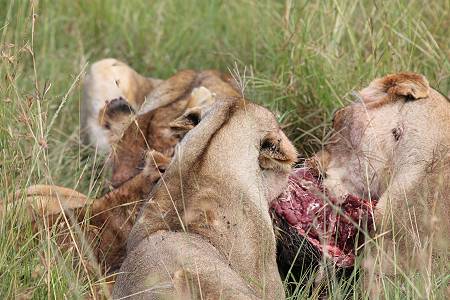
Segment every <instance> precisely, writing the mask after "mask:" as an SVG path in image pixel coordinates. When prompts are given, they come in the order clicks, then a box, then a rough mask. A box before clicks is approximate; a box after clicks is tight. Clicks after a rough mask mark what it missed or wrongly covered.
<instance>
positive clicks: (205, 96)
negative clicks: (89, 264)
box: [0, 60, 239, 273]
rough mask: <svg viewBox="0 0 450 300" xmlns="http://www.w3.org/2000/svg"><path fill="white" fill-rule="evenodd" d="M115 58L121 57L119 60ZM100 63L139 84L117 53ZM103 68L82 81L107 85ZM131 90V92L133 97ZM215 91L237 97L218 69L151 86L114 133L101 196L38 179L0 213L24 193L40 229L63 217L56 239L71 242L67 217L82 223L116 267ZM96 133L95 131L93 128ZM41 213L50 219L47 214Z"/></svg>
mask: <svg viewBox="0 0 450 300" xmlns="http://www.w3.org/2000/svg"><path fill="white" fill-rule="evenodd" d="M113 62H116V63H117V64H118V65H117V66H113V65H112V63H113ZM107 63H108V64H107ZM97 64H100V65H105V64H106V65H108V66H110V67H111V68H113V69H117V70H119V69H120V68H122V70H125V71H126V72H123V73H122V74H121V76H122V77H121V78H122V81H121V88H122V89H123V90H124V91H130V90H133V87H134V86H138V85H139V83H138V82H136V80H137V79H139V78H144V77H142V76H141V77H138V76H137V75H136V74H137V73H136V72H135V71H133V70H131V69H130V68H129V67H128V66H126V65H124V64H123V65H120V64H119V63H118V62H117V61H115V60H112V61H111V60H102V61H100V62H99V63H95V64H94V66H95V65H97ZM119 66H120V68H119ZM105 68H106V67H105ZM105 68H98V67H92V68H91V71H90V75H89V76H90V77H89V76H88V77H87V78H90V80H93V81H94V82H89V83H87V80H88V79H85V86H84V87H85V88H86V86H106V87H107V86H108V84H109V81H108V80H109V79H110V77H108V76H106V77H105V76H102V74H101V72H104V71H105ZM117 70H116V71H117ZM96 72H100V74H97V73H96ZM111 72H112V71H111ZM113 74H114V73H113ZM127 76H130V77H127ZM128 85H130V86H128ZM205 86H207V87H209V88H210V89H211V90H213V91H214V92H211V91H210V90H209V89H207V88H206V87H205ZM88 89H89V88H88ZM84 92H85V94H86V93H91V96H92V97H91V99H100V98H101V97H102V95H104V93H105V92H104V91H101V90H98V91H97V93H99V94H92V93H93V92H94V91H93V90H89V91H84ZM127 95H128V96H127V97H128V98H130V99H135V98H134V97H130V95H129V94H127ZM141 95H143V94H142V93H141ZM217 95H218V96H220V97H235V96H237V95H239V93H238V91H237V89H236V88H235V87H233V86H232V85H231V83H230V79H229V78H227V77H226V76H223V75H222V74H221V73H219V72H217V71H202V72H195V71H191V70H185V71H180V72H178V73H177V74H175V75H174V76H172V77H170V78H169V79H167V80H165V81H163V82H160V83H159V84H158V85H157V86H155V87H154V88H153V90H152V92H150V94H148V95H147V99H148V100H149V101H147V102H145V103H143V104H141V107H140V110H136V113H135V114H134V115H133V116H132V118H131V119H130V120H131V122H132V123H131V124H130V125H129V126H128V128H126V129H124V130H123V132H120V137H119V136H117V137H115V138H114V139H118V142H116V143H115V144H114V143H113V140H114V139H109V140H107V146H108V149H110V150H111V156H112V157H111V163H112V169H113V173H112V183H113V184H112V185H113V190H112V191H110V192H107V193H106V194H105V195H103V196H102V197H100V198H98V199H92V198H90V197H87V196H86V195H83V194H81V193H79V192H77V191H75V190H72V189H69V188H64V187H60V186H53V185H34V186H31V187H29V188H28V189H26V190H25V191H21V192H19V193H18V194H17V195H16V197H14V199H10V201H9V202H10V203H11V205H8V206H7V207H3V206H2V205H1V204H0V214H3V213H4V211H7V210H8V209H9V208H11V207H12V206H14V205H16V203H15V200H16V199H19V198H20V197H21V196H25V199H26V201H25V206H26V209H27V211H28V216H29V217H30V219H31V221H32V224H33V226H34V227H35V229H37V227H38V226H40V225H41V223H46V224H48V225H53V224H58V226H59V225H64V226H63V230H62V232H63V233H62V234H60V233H58V235H59V236H63V237H64V238H62V239H59V240H58V242H59V244H60V245H61V246H62V247H65V245H68V244H70V243H73V242H75V243H77V242H79V241H78V239H75V240H73V241H72V239H73V238H74V237H70V236H69V235H65V234H64V233H66V232H69V230H68V229H67V225H69V226H76V225H77V224H81V225H82V226H81V227H82V228H81V229H83V233H84V235H85V238H86V239H87V241H88V242H89V244H90V245H91V246H92V247H91V248H92V252H93V254H94V257H95V260H96V262H98V263H99V264H100V267H101V268H100V269H101V271H102V272H106V273H111V272H113V271H114V270H117V269H118V268H119V267H120V265H121V263H122V261H123V258H124V255H125V245H126V240H127V238H128V234H129V232H130V230H131V228H132V226H133V224H134V222H135V219H136V218H135V217H136V213H137V212H138V211H139V209H140V207H141V205H142V203H143V202H144V201H146V199H148V196H149V193H150V191H151V190H152V188H153V186H154V185H155V183H156V182H157V181H158V180H159V178H160V176H161V174H162V173H164V171H165V169H166V167H167V165H168V164H169V162H170V161H171V157H172V155H173V151H174V147H175V146H176V144H177V143H178V142H179V141H180V139H181V138H182V137H183V136H184V134H185V133H186V132H187V131H189V130H190V129H192V128H193V127H194V126H195V125H196V124H198V122H199V118H201V116H202V111H205V110H206V109H207V107H209V106H210V105H212V104H213V103H214V102H215V101H216V96H217ZM116 101H125V100H124V99H113V100H111V101H109V104H107V105H106V107H105V109H106V114H108V115H109V116H114V115H116V116H117V114H118V113H120V108H119V106H117V105H111V104H112V103H115V102H116ZM127 103H128V102H127ZM82 113H86V112H85V111H84V112H83V111H82ZM117 121H118V120H117V119H114V118H111V119H108V122H111V123H110V124H111V128H112V127H114V126H116V125H117V124H115V122H117ZM119 121H120V120H119ZM119 125H121V124H119ZM116 128H117V127H116ZM91 133H92V136H94V137H95V131H93V132H91ZM99 139H101V137H99ZM155 149H157V150H155ZM63 212H64V213H65V214H63ZM43 219H45V220H46V221H44V222H43ZM85 225H87V226H85ZM60 227H61V226H60ZM81 238H84V237H81Z"/></svg>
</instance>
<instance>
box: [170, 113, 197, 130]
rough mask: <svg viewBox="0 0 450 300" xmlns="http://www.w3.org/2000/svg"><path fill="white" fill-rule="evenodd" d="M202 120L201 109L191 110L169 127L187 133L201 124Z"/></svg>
mask: <svg viewBox="0 0 450 300" xmlns="http://www.w3.org/2000/svg"><path fill="white" fill-rule="evenodd" d="M201 118H202V110H201V108H200V107H193V108H189V109H187V110H186V111H185V113H184V114H183V115H181V116H180V117H178V118H177V119H175V120H173V121H172V122H170V124H169V126H170V128H171V129H172V130H174V131H177V132H180V133H187V132H188V131H189V130H191V129H192V128H194V127H195V126H197V125H198V123H200V121H201Z"/></svg>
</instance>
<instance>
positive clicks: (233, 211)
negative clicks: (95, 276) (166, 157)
mask: <svg viewBox="0 0 450 300" xmlns="http://www.w3.org/2000/svg"><path fill="white" fill-rule="evenodd" d="M296 158H297V154H296V150H295V148H294V147H293V146H292V144H291V143H290V141H289V140H288V139H287V137H286V136H285V135H284V133H283V132H282V130H281V129H280V126H279V125H278V123H277V122H276V120H275V118H274V116H273V114H272V113H270V112H269V111H268V110H267V109H265V108H263V107H261V106H258V105H256V104H254V103H251V102H248V101H245V100H243V99H241V98H228V99H220V100H218V101H216V103H214V104H213V106H212V108H210V109H207V111H206V112H205V113H202V114H201V120H200V122H199V124H198V125H197V126H195V127H194V128H193V129H192V130H191V131H189V132H188V133H187V134H186V135H185V137H184V138H183V140H182V141H181V143H180V144H179V146H178V147H177V149H176V152H175V155H174V158H173V161H172V163H171V164H170V166H169V167H168V168H167V170H166V172H165V173H164V175H163V177H162V179H161V180H160V181H159V183H158V184H157V185H156V186H155V188H154V190H153V192H152V195H151V200H150V201H149V202H148V203H147V204H146V205H145V206H144V207H143V210H142V211H141V214H140V216H139V218H138V220H137V221H136V224H135V226H134V227H133V229H132V232H131V233H130V237H129V239H128V245H127V258H126V260H125V261H124V263H123V264H122V268H121V270H120V272H119V275H118V277H117V281H116V284H115V287H114V291H113V297H114V298H122V297H130V296H132V298H133V299H160V298H163V299H167V298H169V299H173V298H177V299H191V298H193V299H220V298H223V299H261V298H265V299H282V298H284V291H283V285H282V282H281V279H280V275H279V273H278V269H277V264H276V253H275V251H276V246H275V235H274V232H273V228H272V221H271V218H270V215H269V203H270V202H271V201H272V200H273V199H275V198H276V197H277V196H278V195H279V194H280V193H281V192H282V191H283V190H284V189H285V187H286V185H287V179H288V175H289V172H290V169H291V165H292V164H293V162H294V161H295V160H296Z"/></svg>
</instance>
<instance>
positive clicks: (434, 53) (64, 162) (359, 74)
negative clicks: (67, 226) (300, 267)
mask: <svg viewBox="0 0 450 300" xmlns="http://www.w3.org/2000/svg"><path fill="white" fill-rule="evenodd" d="M449 28H450V2H449V1H446V0H435V1H429V2H427V3H426V4H425V3H424V2H423V1H417V0H412V1H407V0H393V1H375V2H372V1H350V0H335V1H304V0H286V1H271V0H239V1H224V0H204V1H202V0H190V1H185V0H165V1H141V0H128V1H114V0H111V1H107V0H91V1H50V0H41V1H37V0H31V1H25V0H0V198H1V199H7V198H10V197H11V196H12V195H13V194H14V193H15V192H16V191H18V190H19V189H22V188H24V187H26V186H29V185H31V184H34V183H45V184H58V185H61V186H66V187H70V188H74V189H76V190H78V191H81V192H83V193H85V194H89V195H92V196H95V195H99V194H101V192H102V191H101V189H102V186H103V176H98V175H99V174H101V173H102V172H101V171H102V159H101V158H99V157H98V156H97V155H96V154H95V153H93V151H92V150H90V149H86V148H85V147H83V146H82V145H81V144H80V142H79V120H80V115H79V106H80V98H81V87H80V81H81V78H82V76H83V74H84V72H85V71H86V68H87V67H88V66H89V64H90V63H92V62H94V61H96V60H98V59H101V58H105V57H114V58H118V59H120V60H123V61H125V62H127V63H129V64H130V65H131V66H132V67H133V68H135V69H136V70H138V71H139V72H140V73H143V74H147V75H149V76H152V77H159V78H167V77H168V76H170V75H171V74H174V73H175V72H176V71H177V70H180V69H184V68H194V69H220V70H223V71H225V72H228V71H232V72H239V74H240V76H241V77H242V78H243V79H245V82H246V83H247V85H246V89H245V93H246V95H247V97H248V98H249V99H252V100H255V101H257V102H259V103H262V104H264V105H266V106H267V107H269V108H271V109H272V110H273V111H275V112H277V113H278V116H279V120H280V121H281V122H282V123H283V124H284V126H285V130H286V132H287V133H288V135H289V137H290V138H291V139H292V140H293V141H295V144H296V146H297V147H298V149H299V150H300V152H301V153H302V154H304V155H305V156H307V155H309V154H310V153H312V152H313V151H314V150H316V149H318V148H319V147H320V145H322V144H323V143H324V141H325V140H326V132H327V127H328V125H329V122H328V121H329V120H330V118H331V114H332V112H333V111H334V109H336V108H338V107H340V106H342V105H344V104H345V103H348V101H350V100H351V98H352V97H351V92H352V91H353V90H357V89H359V88H360V87H362V86H363V85H365V84H367V83H369V82H370V81H371V80H372V79H374V78H375V77H377V76H380V75H384V74H386V73H392V72H396V71H405V70H408V71H416V72H420V73H422V74H424V75H425V76H426V77H427V78H428V79H429V81H430V83H431V84H432V85H433V86H434V87H435V88H437V89H438V90H440V91H441V92H442V93H443V94H445V95H449V93H450V60H449V58H450V37H449V31H448V30H449ZM23 215H24V211H23V208H21V207H17V209H15V210H14V211H12V212H9V213H8V214H7V215H6V216H5V217H3V218H2V219H1V220H0V298H2V299H6V298H18V299H31V298H33V299H41V298H53V299H63V298H70V299H71V298H83V297H89V296H90V297H92V296H93V295H91V294H92V292H93V290H94V289H95V288H96V287H97V286H98V285H99V284H100V283H101V282H104V281H105V279H104V278H103V277H102V276H100V275H99V276H97V277H96V278H92V277H91V276H87V272H86V270H87V269H88V268H91V267H92V266H87V265H86V264H83V263H80V262H79V261H75V262H74V257H75V255H74V253H75V252H76V251H75V250H73V249H72V251H68V252H63V251H60V250H59V249H58V247H57V244H56V241H55V238H54V237H53V236H51V234H50V231H51V229H49V228H48V227H47V226H45V225H43V226H42V228H41V230H40V231H39V233H38V234H33V231H32V230H31V226H30V224H29V222H27V221H26V220H25V218H23ZM84 248H85V247H82V248H80V249H78V250H79V251H85V249H84ZM448 263H449V262H445V261H444V262H443V264H447V267H446V268H444V269H446V270H447V274H443V275H442V274H436V275H435V276H434V275H433V276H430V277H429V279H430V280H429V282H417V280H415V279H414V278H413V277H411V278H405V280H403V281H400V282H387V283H386V285H385V291H384V292H385V293H386V297H387V298H389V299H391V298H419V297H422V298H436V299H439V298H442V297H443V292H444V291H445V289H446V285H447V284H448V280H449V277H450V275H449V274H448V270H449V268H448ZM357 270H358V268H356V271H355V273H354V274H356V272H357ZM304 279H305V280H304V281H303V282H301V283H299V284H297V285H296V288H294V289H293V290H292V291H291V297H292V298H293V299H294V298H296V297H298V298H302V297H307V296H308V297H312V298H317V297H318V293H317V291H314V290H313V291H312V292H311V285H312V280H313V277H312V276H311V277H306V278H304ZM423 284H425V285H427V286H428V288H427V289H426V294H423V293H422V292H420V291H421V290H419V289H418V288H416V287H418V286H420V285H423ZM329 286H330V287H334V288H333V289H332V291H331V292H330V293H329V297H331V298H336V299H341V298H344V297H350V298H354V299H359V298H361V297H364V295H365V294H364V290H363V289H362V285H361V284H360V282H359V281H358V279H357V276H353V277H352V276H351V277H350V279H348V278H347V279H346V280H339V279H333V278H331V279H330V280H329ZM351 291H352V292H351ZM95 297H98V295H97V296H95Z"/></svg>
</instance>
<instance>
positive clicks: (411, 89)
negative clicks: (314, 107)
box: [311, 73, 450, 296]
mask: <svg viewBox="0 0 450 300" xmlns="http://www.w3.org/2000/svg"><path fill="white" fill-rule="evenodd" d="M358 98H359V100H358V101H355V102H354V103H352V104H350V105H348V106H346V107H344V108H341V109H339V110H338V111H336V112H335V114H334V117H333V131H334V134H333V136H332V138H331V139H330V141H328V142H327V143H326V145H325V147H324V149H323V150H322V151H320V152H319V153H317V154H316V155H315V157H314V158H313V159H312V160H311V162H312V165H315V166H316V167H318V169H320V172H321V173H322V176H323V178H324V180H323V184H324V186H326V187H327V188H328V189H329V190H330V191H332V192H333V193H334V194H335V196H337V197H344V196H345V195H347V194H353V195H357V196H359V197H361V198H366V199H374V200H378V203H377V205H376V207H375V210H374V220H375V230H374V232H372V234H371V236H372V237H373V239H374V241H375V242H369V243H368V245H367V246H366V248H365V259H364V262H363V265H364V267H365V269H366V272H365V276H366V278H367V279H366V284H367V285H369V286H370V288H371V291H372V292H373V295H374V294H376V293H377V292H378V293H379V292H380V291H382V288H380V280H381V278H382V276H383V275H387V276H390V275H395V274H402V273H403V274H409V273H411V272H420V273H421V274H422V276H431V275H430V274H433V272H434V271H436V270H437V269H438V268H439V264H438V263H437V262H436V261H437V260H438V258H444V259H445V258H446V260H445V261H447V262H448V258H449V250H448V249H450V247H449V246H450V240H449V233H450V219H449V217H448V216H449V215H450V189H449V188H450V185H449V183H450V180H449V179H450V169H449V166H450V165H449V162H450V152H449V149H450V148H449V147H450V122H449V120H450V102H449V100H448V99H447V98H446V97H445V96H443V95H442V94H440V93H439V92H438V91H436V90H435V89H433V88H431V87H430V85H429V83H428V80H427V79H426V78H425V77H424V76H423V75H420V74H415V73H398V74H392V75H387V76H385V77H382V78H378V79H375V80H374V81H372V82H371V83H370V84H369V86H368V87H366V88H364V89H362V90H361V91H360V92H359V94H358ZM447 273H448V270H447ZM427 274H428V275H427ZM425 278H428V277H425ZM422 296H423V295H422Z"/></svg>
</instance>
